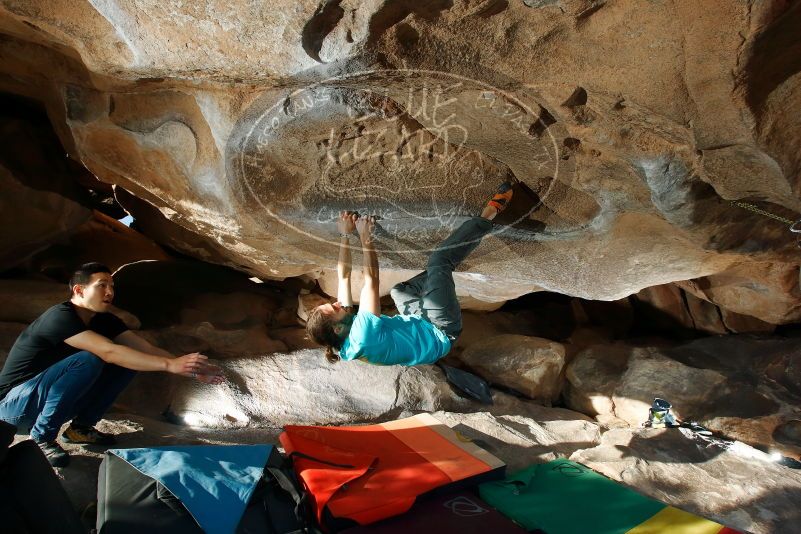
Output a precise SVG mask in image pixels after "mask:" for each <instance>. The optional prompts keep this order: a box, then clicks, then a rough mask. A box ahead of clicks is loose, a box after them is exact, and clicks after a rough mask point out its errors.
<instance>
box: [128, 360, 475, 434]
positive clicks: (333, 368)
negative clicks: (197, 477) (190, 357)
mask: <svg viewBox="0 0 801 534" xmlns="http://www.w3.org/2000/svg"><path fill="white" fill-rule="evenodd" d="M219 363H220V365H222V366H223V367H224V369H225V373H226V377H227V379H228V380H227V382H226V383H225V384H223V385H220V386H211V385H206V384H201V383H199V382H196V381H193V380H190V379H186V378H182V377H171V376H168V375H164V374H163V373H141V374H140V376H139V377H137V379H136V380H137V382H135V383H134V384H132V385H131V387H129V388H128V389H127V390H126V392H125V393H124V395H123V397H124V398H121V402H122V403H123V404H124V405H126V406H127V407H128V408H129V409H133V410H136V411H137V412H138V413H143V414H158V413H161V412H162V411H164V409H165V408H166V407H168V406H169V410H170V412H171V413H172V414H174V416H175V417H176V418H177V420H179V421H182V422H184V423H186V424H189V425H192V426H203V427H215V428H219V427H232V426H233V427H241V426H283V425H288V424H344V423H350V422H358V421H376V420H380V419H382V418H391V417H392V416H393V415H396V414H398V413H400V412H401V411H403V410H425V411H436V410H454V409H456V410H457V411H461V410H459V408H460V407H462V409H465V408H466V407H467V406H473V405H474V403H473V402H471V401H468V400H465V399H462V398H460V397H459V396H458V395H456V394H455V393H454V392H453V391H452V390H451V388H450V386H448V384H447V383H446V382H445V378H444V374H443V373H442V371H440V370H439V369H438V368H436V367H433V366H421V367H413V368H409V367H400V366H374V365H370V364H366V363H362V362H339V363H337V364H330V363H328V362H327V361H326V360H325V356H324V353H323V351H322V350H320V349H316V350H314V349H311V350H310V349H306V350H300V351H295V352H292V353H285V354H281V353H276V354H271V355H259V356H250V357H239V358H230V359H227V360H224V361H220V362H219ZM165 384H166V386H165Z"/></svg>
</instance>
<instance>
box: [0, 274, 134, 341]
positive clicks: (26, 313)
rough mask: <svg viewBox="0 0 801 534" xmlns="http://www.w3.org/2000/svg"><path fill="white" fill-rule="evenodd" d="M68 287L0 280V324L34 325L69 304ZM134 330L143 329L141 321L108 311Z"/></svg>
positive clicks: (29, 281)
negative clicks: (56, 307) (56, 309)
mask: <svg viewBox="0 0 801 534" xmlns="http://www.w3.org/2000/svg"><path fill="white" fill-rule="evenodd" d="M69 298H70V292H69V287H67V284H57V283H55V282H50V281H45V280H0V301H2V302H3V303H4V305H3V306H2V307H0V321H12V322H17V323H23V324H25V326H27V325H28V324H30V323H32V322H33V321H34V320H35V319H36V318H37V317H39V316H40V315H41V314H42V313H44V312H45V311H47V309H48V308H50V307H51V306H54V305H56V304H59V303H61V302H64V301H66V300H69ZM109 311H110V312H111V313H113V314H115V315H116V316H117V317H119V318H120V319H122V321H123V322H124V323H125V325H126V326H127V327H128V328H131V329H137V328H139V327H140V326H141V322H140V321H139V319H138V318H137V317H136V316H135V315H133V314H132V313H129V312H127V311H125V310H121V309H119V308H117V307H114V306H112V307H111V309H110V310H109Z"/></svg>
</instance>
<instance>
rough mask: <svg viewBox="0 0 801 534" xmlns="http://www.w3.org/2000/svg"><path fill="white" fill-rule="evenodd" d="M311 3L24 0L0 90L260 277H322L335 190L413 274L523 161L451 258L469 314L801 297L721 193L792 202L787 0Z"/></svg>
mask: <svg viewBox="0 0 801 534" xmlns="http://www.w3.org/2000/svg"><path fill="white" fill-rule="evenodd" d="M318 4H319V3H318V2H310V1H303V2H301V3H299V4H297V5H296V4H295V3H291V4H290V3H289V2H286V1H285V0H282V1H279V2H278V3H276V4H275V6H274V10H272V11H271V10H267V11H259V10H255V11H254V10H253V9H252V6H251V5H250V4H249V3H248V2H246V1H245V0H234V1H233V3H232V4H230V5H226V7H225V8H224V9H223V8H222V7H221V6H219V5H212V6H210V7H209V8H208V9H207V10H196V9H194V8H193V7H191V6H190V5H189V4H186V5H181V6H178V7H176V8H175V9H156V10H144V11H143V10H142V9H141V8H140V7H138V5H136V4H131V5H124V6H116V5H115V7H113V8H111V7H109V6H107V5H105V4H102V5H100V4H97V3H96V2H88V1H85V0H82V1H80V2H76V3H72V4H70V5H69V6H62V5H60V4H58V5H56V4H52V3H47V2H37V1H34V2H21V3H15V4H13V5H9V6H6V8H5V9H4V10H3V12H2V15H0V32H2V34H3V37H4V38H3V40H2V42H1V43H0V53H2V54H3V57H9V58H13V60H9V61H6V62H4V63H3V65H2V67H0V73H1V74H2V75H3V76H2V81H0V89H3V90H4V91H6V92H12V93H14V94H21V95H25V96H27V97H30V98H34V99H37V100H39V101H40V102H41V103H42V105H43V106H44V109H45V110H46V111H47V117H48V118H49V119H50V121H51V122H52V130H53V131H55V132H56V133H57V134H58V136H59V139H60V140H61V142H62V144H63V149H62V150H59V151H58V158H60V159H61V160H63V159H64V158H63V153H64V152H67V153H68V154H70V156H71V157H73V158H74V159H76V160H79V161H80V162H81V163H83V164H84V165H85V166H86V167H87V168H88V169H89V170H90V171H91V172H92V173H93V174H94V175H96V176H97V177H98V178H99V179H100V180H101V181H102V182H103V183H104V184H106V185H105V187H106V188H108V187H109V185H114V187H115V189H116V190H117V193H119V194H117V197H118V200H119V202H120V203H121V204H122V205H123V206H125V207H126V209H128V210H129V211H130V212H131V213H132V214H133V215H134V216H135V218H136V219H137V221H138V222H139V223H140V227H141V228H142V230H143V231H144V232H145V233H146V234H148V235H149V236H151V237H152V238H153V239H155V240H156V241H157V242H159V243H161V244H164V245H167V246H170V247H172V248H175V249H176V250H178V251H179V252H181V253H183V254H186V255H189V256H192V257H195V258H199V259H203V260H205V261H210V262H215V263H218V264H223V265H226V266H228V267H231V268H235V269H237V270H241V271H243V272H246V273H248V274H250V275H257V276H260V277H262V278H265V279H281V278H285V277H289V276H298V275H302V274H312V273H320V272H328V273H330V272H333V270H334V268H335V265H336V257H337V243H336V234H335V232H334V225H333V220H334V217H335V215H336V213H338V212H339V211H340V210H341V209H358V210H361V211H362V212H364V213H368V212H369V213H375V214H378V215H380V216H381V220H380V225H381V227H382V229H383V233H382V234H381V235H380V236H378V239H377V243H378V245H377V246H379V247H380V251H379V255H380V256H381V259H382V271H384V272H385V273H386V274H387V275H390V273H395V274H399V273H403V272H409V271H411V272H414V271H419V270H420V269H422V268H424V266H425V263H426V259H427V257H428V256H429V254H430V251H431V250H432V249H433V247H435V246H436V245H437V243H439V242H440V241H441V239H442V238H443V237H444V236H445V235H447V233H448V232H449V231H450V230H451V229H452V228H454V227H456V226H457V225H458V224H459V223H460V222H461V221H463V220H464V219H465V218H466V217H469V216H474V215H476V214H477V213H478V212H479V210H480V209H481V207H482V206H483V205H484V203H485V202H486V199H487V198H488V196H489V195H490V194H491V193H492V191H493V190H494V189H495V188H496V187H497V184H498V182H499V181H501V180H503V179H505V178H508V177H514V178H516V179H517V180H519V181H520V182H521V183H523V184H525V185H527V186H528V187H529V188H530V189H531V190H532V191H533V192H535V193H537V194H538V195H539V197H540V199H541V201H542V202H541V204H539V203H535V204H536V205H534V206H531V208H538V209H536V210H535V211H532V209H528V208H529V206H526V209H523V210H522V215H523V216H522V217H518V218H517V219H516V220H514V221H511V222H513V223H515V224H514V225H512V226H511V227H510V226H508V225H500V224H499V225H497V227H496V229H495V230H494V231H493V233H492V235H490V236H487V237H486V238H485V239H484V240H483V242H482V244H481V246H480V247H479V248H478V249H477V250H476V251H475V252H474V253H473V254H472V255H471V257H470V258H468V259H467V260H466V261H465V262H464V263H463V264H462V265H461V266H460V273H459V275H458V277H457V285H458V286H459V287H460V291H463V292H464V293H465V294H466V295H469V296H470V297H472V298H473V299H476V300H479V301H481V304H478V305H479V306H480V307H482V308H483V309H486V306H492V305H495V304H497V303H501V302H503V301H504V300H509V299H512V298H515V297H517V296H520V295H523V294H526V293H530V292H533V291H539V290H543V289H545V290H548V291H553V292H558V293H563V294H566V295H571V296H575V297H580V298H586V299H600V300H619V299H621V298H624V297H626V296H628V295H631V294H635V293H637V292H638V291H640V290H641V289H643V288H646V287H651V286H655V285H661V284H666V283H672V282H676V281H683V280H696V281H708V282H710V283H711V286H710V287H709V288H703V287H700V288H699V291H698V294H696V292H695V291H693V293H694V294H696V296H698V297H699V298H701V299H703V300H707V301H709V302H711V303H712V304H714V305H717V306H720V307H722V308H726V309H728V310H730V311H732V312H736V313H739V314H742V315H748V316H751V317H755V318H757V319H759V320H761V321H764V322H767V323H770V324H791V323H793V322H796V321H798V319H799V318H801V308H799V306H798V301H799V297H800V295H799V293H798V291H799V290H798V288H797V285H798V277H797V276H798V275H797V271H798V269H797V258H796V252H795V245H794V243H793V239H792V236H791V235H790V234H789V232H788V231H787V228H786V224H784V223H781V222H779V221H776V220H773V219H768V218H765V217H764V216H763V215H760V214H758V213H754V212H752V211H747V210H743V209H741V208H738V207H736V206H732V205H731V204H730V201H732V200H747V201H750V202H753V203H756V204H755V205H757V206H758V208H760V209H763V210H765V211H769V212H771V213H774V214H776V215H778V216H780V217H783V218H788V219H789V220H795V219H796V218H797V216H798V211H799V209H801V200H799V198H798V191H799V185H798V178H797V177H798V175H799V172H798V170H799V168H801V163H799V159H798V154H797V150H796V149H795V148H796V146H797V144H798V143H797V141H798V135H801V134H799V131H798V127H797V124H796V123H795V122H793V120H792V117H793V116H794V115H793V113H792V110H793V109H795V107H794V106H795V103H796V102H797V101H798V99H799V94H801V90H799V87H801V80H799V78H798V76H795V73H796V72H797V68H796V60H795V52H796V50H795V48H794V47H792V46H785V45H784V43H786V41H787V40H788V39H789V40H792V37H791V36H794V35H795V34H794V31H795V28H796V26H797V25H796V23H797V22H798V20H799V8H798V7H797V6H796V5H795V4H794V3H792V2H763V3H760V4H759V5H757V6H751V5H750V4H747V5H746V4H743V3H742V2H739V1H737V0H714V9H712V10H709V9H707V8H706V7H699V6H698V5H695V4H687V5H682V6H681V7H680V8H675V6H673V5H672V4H664V5H662V4H660V5H658V6H656V7H654V8H653V9H649V10H642V9H639V8H638V7H637V6H635V5H629V4H625V3H617V4H613V3H609V2H607V3H604V4H603V5H601V4H598V5H597V6H596V5H593V6H591V8H587V6H586V5H585V4H586V2H579V1H576V2H563V3H562V4H564V5H559V6H558V5H556V3H554V2H539V3H532V5H533V6H534V7H528V6H527V5H525V4H524V3H521V2H500V3H498V2H496V3H493V4H492V5H491V6H489V7H487V6H476V5H473V4H472V3H469V2H461V3H460V2H450V3H448V2H435V3H433V4H431V5H426V6H422V7H421V6H418V5H416V4H415V3H402V4H403V5H400V4H398V5H396V4H395V3H386V2H383V3H382V2H363V3H360V4H359V5H357V6H353V7H352V9H351V8H350V7H349V8H348V9H350V11H348V14H347V16H345V15H344V13H345V10H344V8H342V7H341V6H339V5H336V6H333V5H331V6H328V7H327V8H325V9H320V7H319V5H318ZM413 4H414V5H413ZM485 8H486V9H485ZM145 11H147V12H145ZM273 11H275V12H280V13H285V14H286V16H284V17H280V18H276V17H274V16H272V13H273ZM710 13H714V16H712V15H710ZM131 21H136V22H135V23H132V22H131ZM621 28H626V29H625V30H624V31H621ZM631 28H634V29H633V30H631V31H628V29H631ZM610 36H612V41H614V45H615V46H614V47H613V49H610V50H607V49H605V48H604V47H599V46H595V43H596V42H603V43H608V42H610ZM220 43H223V44H222V45H221V44H220ZM532 50H533V51H535V53H532ZM590 82H591V83H590ZM27 120H29V122H32V121H33V119H31V118H27ZM51 159H52V160H55V159H56V155H52V156H49V157H47V158H43V162H44V163H43V165H45V166H46V168H49V167H50V163H51V161H50V160H51ZM126 195H127V197H126ZM123 197H126V198H124V199H123ZM518 198H522V197H518ZM530 198H533V197H530ZM62 211H63V210H62ZM68 223H69V224H68ZM58 224H61V227H60V226H59V225H58ZM58 224H57V225H56V227H55V228H56V229H57V230H58V229H60V228H61V229H66V228H67V227H68V226H69V227H71V226H72V224H71V222H70V221H69V217H68V218H67V219H65V220H64V221H58ZM62 227H63V228H62ZM43 235H44V234H43ZM48 235H49V234H48ZM48 239H49V238H48ZM31 242H32V241H31ZM22 255H23V256H24V254H22ZM793 271H795V274H793ZM733 272H734V273H735V274H737V275H738V276H739V275H742V280H739V281H737V282H736V283H727V282H726V280H725V279H718V278H716V277H718V276H723V275H725V276H726V277H729V275H730V274H731V273H733ZM699 283H700V282H699ZM700 293H704V295H701V294H700ZM746 297H748V298H746ZM483 303H491V304H487V305H485V304H483ZM475 304H476V301H475V300H466V301H464V305H465V306H473V305H475ZM709 317H710V318H714V317H713V316H711V315H710V316H709ZM143 320H144V319H143ZM145 322H147V321H145ZM704 328H709V329H711V331H713V332H714V331H719V329H720V323H719V322H717V321H715V322H714V324H713V323H712V322H707V323H704Z"/></svg>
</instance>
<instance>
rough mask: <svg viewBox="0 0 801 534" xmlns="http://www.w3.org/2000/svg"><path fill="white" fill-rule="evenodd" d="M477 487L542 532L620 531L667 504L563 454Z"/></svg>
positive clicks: (514, 516)
mask: <svg viewBox="0 0 801 534" xmlns="http://www.w3.org/2000/svg"><path fill="white" fill-rule="evenodd" d="M479 491H480V494H481V498H482V499H484V500H485V501H486V502H487V503H488V504H489V505H490V506H492V507H494V508H496V509H497V510H498V511H500V512H501V513H503V514H504V515H506V516H507V517H509V518H511V519H513V520H514V521H516V522H517V523H518V524H520V525H522V526H523V527H524V528H526V529H527V530H535V529H542V530H544V531H545V532H546V533H547V534H574V533H575V534H588V533H596V534H600V533H603V534H618V533H619V534H624V533H625V532H628V531H630V530H631V529H632V528H634V527H636V526H637V525H639V524H640V523H643V522H644V521H646V520H648V519H650V518H651V517H653V516H654V515H655V514H656V513H658V512H660V511H661V510H662V509H663V508H665V507H666V505H665V504H663V503H661V502H658V501H655V500H653V499H649V498H648V497H645V496H643V495H640V494H639V493H636V492H634V491H632V490H630V489H628V488H626V487H625V486H621V485H620V484H617V483H616V482H614V481H612V480H609V479H608V478H606V477H604V476H602V475H599V474H597V473H595V472H594V471H592V470H591V469H588V468H587V467H585V466H583V465H581V464H577V463H575V462H571V461H569V460H564V459H560V460H554V461H552V462H548V463H547V464H536V465H532V466H531V467H528V468H527V469H524V470H522V471H518V472H516V473H514V474H512V475H510V476H509V477H508V478H506V480H503V481H500V482H487V483H486V484H482V485H481V486H480V487H479Z"/></svg>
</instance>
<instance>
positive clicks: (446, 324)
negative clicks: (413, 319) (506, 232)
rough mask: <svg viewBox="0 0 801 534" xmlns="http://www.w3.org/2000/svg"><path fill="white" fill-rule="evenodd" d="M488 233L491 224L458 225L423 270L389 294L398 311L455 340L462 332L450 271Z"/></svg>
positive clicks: (475, 221) (484, 221)
mask: <svg viewBox="0 0 801 534" xmlns="http://www.w3.org/2000/svg"><path fill="white" fill-rule="evenodd" d="M490 230H492V223H491V222H490V221H488V220H487V219H484V218H482V217H473V218H472V219H468V220H467V221H465V222H464V223H462V225H461V226H459V228H457V229H456V230H454V231H453V233H452V234H451V235H450V236H448V238H447V239H446V240H445V241H443V242H442V243H441V244H440V245H439V246H438V247H437V248H436V249H435V250H434V252H433V253H432V254H431V257H430V258H429V259H428V265H427V266H426V270H425V271H423V272H422V273H420V274H418V275H416V276H414V277H413V278H411V279H409V280H407V281H405V282H401V283H400V284H397V285H395V287H393V288H392V290H391V291H390V295H392V300H393V301H395V306H396V307H397V308H398V312H399V313H401V314H403V315H421V316H422V317H423V318H424V319H426V320H427V321H429V322H431V323H433V324H434V325H435V326H437V327H438V328H439V329H440V330H442V331H443V332H445V334H446V335H447V336H448V337H449V338H450V339H451V341H455V340H456V338H457V337H459V334H461V333H462V310H461V308H460V306H459V301H458V300H457V299H456V285H455V284H454V282H453V271H455V270H456V267H458V266H459V264H460V263H462V261H464V259H465V258H466V257H467V256H468V255H469V254H470V253H471V252H473V250H475V248H476V247H477V246H478V244H479V243H480V242H481V239H482V238H483V237H484V236H485V235H487V234H488V233H489V232H490Z"/></svg>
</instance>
